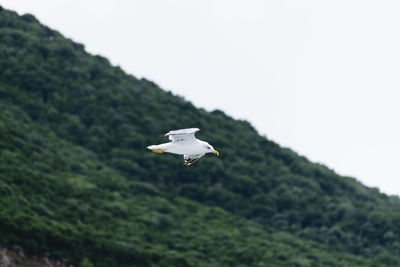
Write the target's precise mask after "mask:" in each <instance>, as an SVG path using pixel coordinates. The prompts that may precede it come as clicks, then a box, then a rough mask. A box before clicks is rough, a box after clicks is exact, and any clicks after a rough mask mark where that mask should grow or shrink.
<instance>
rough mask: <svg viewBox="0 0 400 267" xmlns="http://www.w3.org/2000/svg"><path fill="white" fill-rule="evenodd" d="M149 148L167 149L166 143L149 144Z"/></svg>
mask: <svg viewBox="0 0 400 267" xmlns="http://www.w3.org/2000/svg"><path fill="white" fill-rule="evenodd" d="M147 149H150V150H153V149H166V144H160V145H151V146H148V147H147Z"/></svg>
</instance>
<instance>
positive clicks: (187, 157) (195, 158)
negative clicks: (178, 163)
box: [183, 154, 204, 166]
mask: <svg viewBox="0 0 400 267" xmlns="http://www.w3.org/2000/svg"><path fill="white" fill-rule="evenodd" d="M202 156H204V154H197V155H183V159H184V160H185V163H184V165H186V166H187V165H190V164H192V163H195V162H196V161H198V160H199V159H200V158H201V157H202Z"/></svg>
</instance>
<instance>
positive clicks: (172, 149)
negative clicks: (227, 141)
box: [147, 128, 219, 165]
mask: <svg viewBox="0 0 400 267" xmlns="http://www.w3.org/2000/svg"><path fill="white" fill-rule="evenodd" d="M197 131H200V129H198V128H189V129H180V130H175V131H170V132H168V133H166V134H165V135H166V136H168V137H169V140H170V141H171V142H169V143H164V144H160V145H152V146H148V147H147V148H148V149H150V150H152V151H153V152H156V153H164V152H168V153H173V154H178V155H183V158H184V160H185V165H190V164H192V163H194V162H196V161H197V160H199V159H200V158H201V157H202V156H204V155H205V154H206V153H214V154H215V155H217V156H218V155H219V153H218V151H216V150H214V148H213V147H212V146H211V145H210V144H209V143H207V142H205V141H201V140H199V139H197V138H196V137H195V136H194V134H195V133H196V132H197Z"/></svg>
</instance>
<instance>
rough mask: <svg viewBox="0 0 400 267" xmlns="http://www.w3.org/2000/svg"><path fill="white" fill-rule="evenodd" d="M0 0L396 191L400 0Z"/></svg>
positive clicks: (399, 172)
mask: <svg viewBox="0 0 400 267" xmlns="http://www.w3.org/2000/svg"><path fill="white" fill-rule="evenodd" d="M0 4H1V5H2V6H3V7H5V8H8V9H12V10H15V11H17V12H18V13H20V14H23V13H32V14H34V15H35V16H36V17H37V18H38V19H39V20H40V21H41V22H42V23H44V24H46V25H48V26H49V27H51V28H54V29H56V30H59V31H60V32H61V33H62V34H64V35H65V36H67V37H69V38H72V39H73V40H74V41H77V42H80V43H83V44H84V45H85V47H86V49H87V50H88V51H89V52H90V53H95V54H100V55H103V56H105V57H107V58H109V59H110V61H111V62H112V63H113V64H114V65H119V66H121V67H122V68H123V69H124V70H125V71H127V72H128V73H131V74H133V75H135V76H137V77H139V78H140V77H146V78H148V79H150V80H153V81H154V82H156V83H157V84H158V85H160V86H161V87H162V88H164V89H165V90H171V91H172V92H174V93H176V94H179V95H182V96H184V97H185V98H186V99H187V100H190V101H192V102H193V103H194V104H195V105H197V106H198V107H204V108H206V109H207V110H213V109H216V108H218V109H221V110H224V111H225V112H226V113H227V114H229V115H231V116H233V117H235V118H239V119H246V120H249V121H250V122H251V123H252V124H253V125H254V126H255V127H256V128H257V129H258V131H259V132H260V133H261V134H264V135H266V136H267V137H268V138H269V139H272V140H274V141H276V142H278V143H279V144H281V145H283V146H286V147H290V148H292V149H293V150H295V151H296V152H298V153H300V154H302V155H305V156H306V157H308V158H309V159H310V160H312V161H316V162H320V163H323V164H325V165H327V166H328V167H330V168H333V169H334V170H335V171H337V172H338V173H339V174H342V175H349V176H353V177H356V178H357V179H359V180H360V181H362V182H363V183H364V184H366V185H369V186H376V187H379V188H380V189H381V190H382V191H383V192H386V193H389V194H397V195H400V168H399V156H398V153H399V152H400V142H399V140H398V137H399V136H400V125H399V114H400V104H399V103H400V15H399V14H400V1H389V0H379V1H378V0H376V1H368V0H360V1H355V0H353V1H352V0H346V1H344V0H336V1H321V0H315V1H311V0H304V1H298V0H297V1H296V0H293V1H287V0H286V1H285V0H275V1H267V0H260V1H255V0H241V1H239V0H225V1H222V0H202V1H192V0H180V1H178V0H174V1H172V0H159V1H155V0H143V1H132V0H131V1H128V0H125V1H123V0H113V1H101V0H96V1H95V0H80V1H78V0H75V1H73V0H35V1H32V0H0ZM222 150H223V149H222Z"/></svg>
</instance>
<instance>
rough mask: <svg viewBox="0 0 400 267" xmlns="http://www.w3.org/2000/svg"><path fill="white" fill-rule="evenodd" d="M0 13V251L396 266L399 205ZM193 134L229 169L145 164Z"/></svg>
mask: <svg viewBox="0 0 400 267" xmlns="http://www.w3.org/2000/svg"><path fill="white" fill-rule="evenodd" d="M0 10H1V11H0V111H1V112H0V196H1V197H0V207H1V208H0V245H3V246H8V247H12V246H13V245H18V246H22V247H23V248H24V249H25V251H26V252H27V253H32V254H42V255H43V254H45V253H47V252H49V253H50V255H51V256H52V257H55V258H67V259H69V260H70V261H71V262H73V263H75V264H76V265H81V266H93V265H94V266H151V265H154V266H399V265H400V201H399V199H398V198H397V197H394V196H387V195H385V194H381V193H380V192H379V191H378V190H377V189H375V188H368V187H365V186H363V185H362V184H360V183H359V182H357V181H356V180H355V179H353V178H349V177H342V176H339V175H337V174H335V173H334V172H333V171H332V170H329V169H327V168H326V167H324V166H322V165H319V164H314V163H311V162H309V161H308V160H307V159H306V158H304V157H301V156H299V155H297V154H296V153H294V152H293V151H291V150H289V149H286V148H282V147H280V146H279V145H277V144H275V143H274V142H272V141H270V140H268V139H267V138H266V137H262V136H260V135H259V134H258V133H257V132H256V131H255V130H254V128H253V127H252V126H251V125H250V124H249V123H248V122H246V121H238V120H234V119H232V118H230V117H229V116H227V115H226V114H224V113H223V112H221V111H218V110H217V111H213V112H211V113H209V112H206V111H205V110H202V109H198V108H196V107H194V106H193V105H192V104H191V103H190V102H187V101H185V100H184V99H182V98H181V97H178V96H174V95H173V94H171V93H170V92H166V91H163V90H161V89H160V88H159V87H158V86H157V85H156V84H154V83H153V82H151V81H148V80H145V79H137V78H135V77H133V76H131V75H127V74H126V73H124V72H123V71H122V70H121V69H120V68H119V67H113V66H111V65H110V63H109V62H108V60H107V59H105V58H103V57H101V56H92V55H89V54H88V53H86V52H85V50H84V46H83V45H81V44H77V43H74V42H72V41H71V40H68V39H66V38H65V37H63V36H62V35H61V34H60V33H58V32H56V31H53V30H51V29H49V28H48V27H46V26H43V25H41V24H40V23H39V22H38V21H37V20H36V18H35V17H34V16H32V15H29V14H25V15H22V16H18V15H17V14H16V13H14V12H12V11H8V10H4V9H2V8H0ZM186 127H199V128H200V129H202V131H201V132H199V133H198V136H199V137H200V138H202V139H206V140H209V141H210V143H211V144H213V146H214V147H215V148H216V149H217V150H219V151H220V152H221V156H220V157H219V158H216V157H211V156H209V157H205V158H204V159H202V161H201V162H199V163H196V164H193V165H192V166H190V167H184V166H182V165H183V164H182V163H183V162H182V159H180V158H177V157H176V156H173V155H162V156H160V155H156V154H153V153H150V152H148V151H146V150H145V147H146V146H147V145H149V144H154V143H158V142H160V140H161V134H162V133H164V132H166V131H168V130H171V129H178V128H186Z"/></svg>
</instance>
